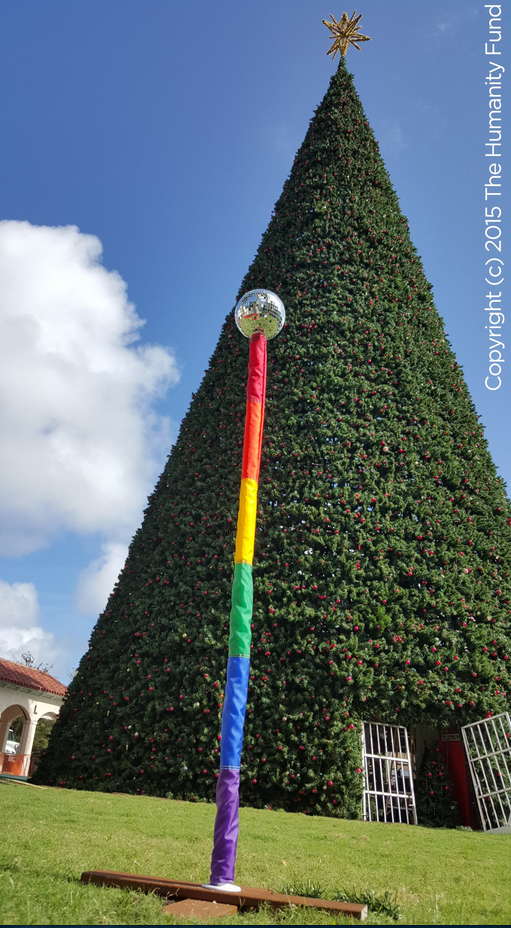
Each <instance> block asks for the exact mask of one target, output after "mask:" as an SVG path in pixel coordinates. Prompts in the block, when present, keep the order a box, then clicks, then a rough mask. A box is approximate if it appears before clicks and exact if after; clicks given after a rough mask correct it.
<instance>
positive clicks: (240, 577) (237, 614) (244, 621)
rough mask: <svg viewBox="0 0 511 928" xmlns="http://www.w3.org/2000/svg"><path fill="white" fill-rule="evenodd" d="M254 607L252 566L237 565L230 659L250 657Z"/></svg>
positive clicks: (233, 585)
mask: <svg viewBox="0 0 511 928" xmlns="http://www.w3.org/2000/svg"><path fill="white" fill-rule="evenodd" d="M253 607H254V587H253V583H252V564H242V563H241V564H235V565H234V580H233V584H232V606H231V619H230V625H229V657H250V642H251V640H252V630H251V628H250V625H251V622H252V612H253Z"/></svg>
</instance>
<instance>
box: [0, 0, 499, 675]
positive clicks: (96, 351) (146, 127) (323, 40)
mask: <svg viewBox="0 0 511 928" xmlns="http://www.w3.org/2000/svg"><path fill="white" fill-rule="evenodd" d="M503 6H504V26H505V25H506V23H505V14H506V12H507V8H506V5H505V4H504V5H503ZM342 10H343V7H342V6H340V7H338V8H336V7H335V4H332V3H327V2H326V0H321V2H319V0H196V2H195V3H194V4H193V5H190V4H185V3H183V2H179V0H74V2H73V3H69V2H68V0H46V2H45V3H41V2H39V0H23V3H19V2H15V0H3V2H2V4H1V5H0V46H1V47H0V71H1V74H0V98H1V102H0V106H1V112H2V129H3V132H2V140H1V142H0V145H1V155H0V157H1V163H2V183H1V188H0V189H1V206H0V213H1V215H0V220H2V222H0V285H1V290H2V291H3V296H2V295H1V293H0V326H1V328H0V332H1V333H2V335H1V342H0V352H2V357H1V358H0V367H1V368H2V369H3V371H4V373H3V375H2V374H0V428H1V430H2V435H3V442H4V453H3V454H2V458H3V464H2V463H0V495H1V497H2V498H3V502H0V519H1V522H2V525H1V526H0V551H1V556H0V653H1V654H2V656H5V657H8V656H12V655H13V654H17V655H19V654H21V652H22V651H23V650H27V648H28V649H30V650H31V651H32V653H33V654H34V655H35V657H36V659H37V660H44V661H48V662H49V663H52V664H53V672H54V673H55V675H56V676H58V677H60V679H62V680H63V682H67V681H68V670H69V669H70V668H72V667H75V666H76V664H77V663H78V661H79V659H80V657H81V655H82V653H83V652H84V650H85V648H86V646H87V641H88V637H89V635H90V632H91V630H92V628H93V625H94V623H95V621H96V618H97V615H98V613H99V611H101V609H102V608H103V606H104V603H105V602H106V598H107V595H108V592H109V591H110V589H111V587H112V586H113V582H114V581H115V578H116V571H117V569H118V567H119V566H120V563H121V560H122V558H123V556H124V553H125V550H126V544H127V543H128V542H129V540H130V538H131V536H132V534H133V533H134V531H135V530H136V528H137V526H138V524H139V523H140V521H141V513H142V509H143V506H144V503H145V498H146V497H147V495H148V494H149V493H150V492H151V490H152V487H153V485H154V483H155V481H156V478H157V476H158V474H159V473H160V472H161V470H162V468H163V465H164V462H165V459H166V456H167V454H168V451H169V450H170V447H171V444H172V441H173V439H174V438H175V437H176V435H177V430H178V428H179V423H180V421H181V419H182V417H183V415H184V414H185V412H186V410H187V408H188V405H189V402H190V399H191V394H192V392H193V391H194V390H196V389H197V387H198V385H199V383H200V381H201V378H202V375H203V372H204V370H205V369H206V367H207V365H208V360H209V357H210V356H211V354H212V352H213V350H214V347H215V344H216V340H217V338H218V335H219V332H220V328H221V325H222V322H223V319H224V317H225V315H226V313H227V312H229V310H230V309H231V308H232V306H233V304H234V299H235V296H236V293H237V290H238V287H239V284H240V281H241V279H242V277H243V275H244V274H245V272H246V270H247V267H248V265H249V264H250V262H251V260H252V258H253V255H254V254H255V252H256V250H257V247H258V245H259V242H260V239H261V235H262V233H263V232H264V230H265V228H266V225H267V223H268V221H269V218H270V214H271V210H272V207H273V205H274V203H275V201H276V199H277V198H278V196H279V194H280V191H281V189H282V185H283V183H284V180H285V179H286V177H287V175H288V173H289V170H290V168H291V164H292V161H293V158H294V154H295V152H296V150H297V148H298V147H299V145H300V144H301V142H302V140H303V137H304V135H305V132H306V130H307V126H308V123H309V120H310V118H311V117H312V114H313V111H314V108H315V107H316V106H317V105H318V103H319V102H320V100H321V99H322V97H323V95H324V93H325V91H326V89H327V87H328V83H329V79H330V75H331V74H332V71H333V69H334V67H335V64H333V63H332V61H331V60H330V59H329V58H327V56H326V51H327V48H328V47H329V33H328V31H327V29H326V28H325V26H323V24H322V19H324V18H329V17H330V14H331V13H333V14H334V15H335V16H336V17H337V18H339V17H340V15H341V13H342ZM351 12H352V9H351V7H350V8H349V9H348V13H350V14H351ZM359 12H360V10H359ZM361 12H363V14H364V16H363V20H362V23H361V25H363V31H364V32H365V33H366V34H368V35H370V36H371V38H372V41H371V42H368V43H364V44H363V45H362V49H361V51H360V52H358V51H357V50H355V49H350V51H349V52H348V57H347V63H348V66H349V68H350V70H352V71H353V73H354V75H355V83H356V87H357V90H358V92H359V95H360V97H361V100H362V103H363V106H364V108H365V111H366V113H367V116H368V118H369V121H370V123H371V126H372V128H373V130H374V133H375V135H376V138H377V139H378V141H379V143H380V146H381V149H382V153H383V156H384V160H385V163H386V166H387V169H388V171H389V173H390V177H391V180H392V182H393V184H394V187H395V189H396V191H397V193H398V196H399V198H400V203H401V208H402V211H403V212H404V214H405V215H406V216H407V217H408V219H409V223H410V229H411V234H412V238H413V241H414V244H415V245H416V247H417V249H418V251H419V254H420V255H421V256H422V260H423V263H424V267H425V271H426V275H427V277H428V279H429V280H430V281H431V283H432V284H433V291H434V295H435V302H436V305H437V308H438V310H439V312H440V314H441V315H442V317H443V318H444V320H445V323H446V331H447V332H448V334H449V337H450V340H451V343H452V346H453V348H454V351H455V352H456V355H457V359H458V361H459V363H460V364H461V365H462V367H463V369H464V372H465V376H466V379H467V382H468V385H469V388H470V390H471V393H472V397H473V400H474V403H475V405H476V408H477V411H478V412H479V413H480V415H481V417H482V421H483V423H484V424H485V426H486V436H487V438H488V441H489V444H490V449H491V451H492V454H493V458H494V461H495V463H496V465H497V468H498V470H499V473H500V474H501V475H502V476H503V477H504V479H505V480H506V482H507V483H508V486H509V485H511V463H510V461H511V458H510V438H509V432H510V429H509V424H508V423H509V411H510V406H511V404H510V400H511V386H510V384H511V372H510V373H509V375H508V374H506V373H504V376H503V382H502V386H501V388H500V389H499V390H498V391H495V392H489V391H488V390H487V389H486V388H485V385H484V379H485V376H486V374H487V369H488V341H487V333H486V331H485V329H484V326H485V324H486V322H487V320H486V319H485V313H484V307H485V306H486V302H485V294H486V293H487V292H488V285H487V284H486V283H485V265H484V262H485V260H487V258H488V256H489V255H488V253H487V252H485V249H484V242H485V239H484V228H485V227H484V206H485V203H484V184H485V182H486V181H487V173H488V160H489V159H485V157H484V152H485V149H484V143H485V142H486V141H487V139H488V134H487V133H488V89H487V86H486V85H485V78H486V76H487V74H488V62H489V60H491V61H497V62H498V63H502V64H504V66H506V65H507V62H509V52H508V50H506V48H504V49H503V51H504V53H503V54H502V55H501V56H500V57H495V56H493V57H491V56H490V57H488V56H486V55H485V50H484V43H485V41H487V40H488V10H487V9H485V5H484V3H482V2H479V0H478V2H471V0H469V2H464V0H442V2H437V0H432V2H429V3H427V4H422V3H413V4H412V3H410V2H409V0H365V2H364V5H363V9H362V10H361ZM502 45H504V43H502ZM506 51H507V55H506ZM506 58H507V60H506ZM507 76H508V73H506V74H505V76H504V91H505V90H506V83H505V82H506V78H507ZM502 164H503V176H504V185H505V186H504V188H503V189H504V191H505V189H506V185H507V177H508V175H509V158H507V162H506V160H505V159H504V158H503V159H502ZM502 199H503V197H502ZM508 200H509V198H508ZM493 202H498V203H500V202H501V198H499V199H498V200H495V201H492V205H493ZM510 236H511V229H510V227H509V224H508V223H507V216H506V215H505V214H504V217H503V243H504V245H503V248H504V251H503V252H502V257H503V258H504V259H506V245H507V243H508V240H509V237H510ZM101 248H102V254H101ZM507 256H508V257H507V260H508V261H509V249H508V248H507ZM504 286H508V285H507V283H505V284H504ZM288 312H289V308H288ZM140 320H145V324H144V325H143V326H142V325H140ZM503 331H504V333H505V325H504V328H503ZM137 338H138V341H137ZM502 340H503V341H504V342H506V339H505V337H504V338H503V339H502ZM2 345H3V347H2ZM503 353H504V355H505V353H506V351H505V350H504V351H503ZM507 363H508V364H511V352H510V354H509V357H508V358H507ZM504 368H505V369H506V364H504Z"/></svg>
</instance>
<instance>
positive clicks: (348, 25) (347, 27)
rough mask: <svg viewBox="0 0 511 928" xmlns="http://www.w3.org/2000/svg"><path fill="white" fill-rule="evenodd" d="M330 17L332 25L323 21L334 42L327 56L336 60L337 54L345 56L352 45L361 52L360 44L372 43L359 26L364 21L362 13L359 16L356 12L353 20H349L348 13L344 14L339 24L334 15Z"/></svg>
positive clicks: (325, 20)
mask: <svg viewBox="0 0 511 928" xmlns="http://www.w3.org/2000/svg"><path fill="white" fill-rule="evenodd" d="M330 16H331V18H332V22H331V23H330V22H328V20H327V19H324V20H323V22H324V24H325V26H327V28H328V29H330V33H331V35H330V38H331V39H333V40H334V41H333V43H332V47H331V48H329V49H328V51H327V55H331V56H332V58H335V56H336V54H337V52H339V53H340V54H341V55H345V54H346V52H347V51H348V48H349V47H350V45H354V46H355V48H358V50H359V51H360V45H358V44H357V43H358V42H370V41H371V39H370V37H369V36H368V35H362V33H361V32H360V29H359V26H358V24H359V22H360V20H361V19H362V13H360V15H359V16H357V11H356V10H355V12H354V13H353V15H352V17H351V19H348V14H347V13H343V14H342V16H341V18H340V20H339V22H336V20H335V17H334V16H333V15H332V14H330ZM355 17H356V18H355Z"/></svg>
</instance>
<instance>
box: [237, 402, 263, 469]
mask: <svg viewBox="0 0 511 928" xmlns="http://www.w3.org/2000/svg"><path fill="white" fill-rule="evenodd" d="M263 425H264V407H263V406H262V405H261V403H258V402H257V401H253V400H248V401H247V412H246V416H245V438H244V441H243V464H242V466H241V479H242V480H243V479H244V478H245V477H250V478H251V479H252V480H259V468H260V466H261V445H262V440H263Z"/></svg>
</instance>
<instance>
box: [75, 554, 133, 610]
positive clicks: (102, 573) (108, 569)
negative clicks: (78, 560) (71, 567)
mask: <svg viewBox="0 0 511 928" xmlns="http://www.w3.org/2000/svg"><path fill="white" fill-rule="evenodd" d="M101 547H102V549H103V554H102V556H101V557H99V558H97V560H95V561H91V563H90V564H89V566H88V567H86V568H85V570H82V572H81V574H80V576H79V578H78V586H77V606H78V612H80V613H82V614H84V615H97V614H98V612H101V611H102V610H103V609H104V608H105V605H106V601H107V599H108V597H109V596H110V593H111V592H112V590H113V588H114V586H115V582H116V580H117V577H118V576H119V573H120V571H121V569H122V568H123V567H124V562H125V560H126V555H127V553H128V546H127V545H124V544H119V543H117V542H112V541H110V542H106V543H105V544H103V545H102V546H101Z"/></svg>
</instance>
